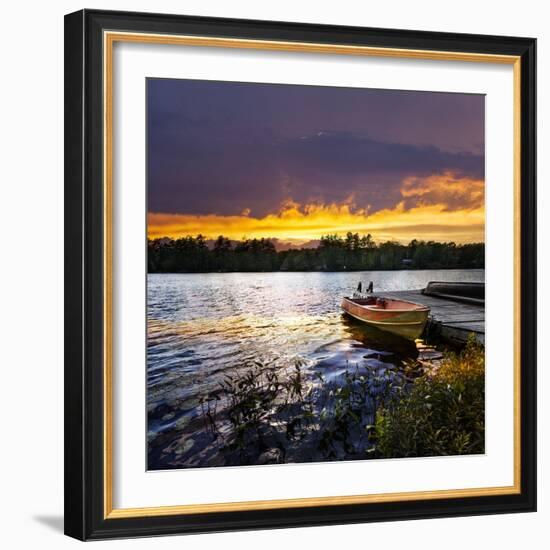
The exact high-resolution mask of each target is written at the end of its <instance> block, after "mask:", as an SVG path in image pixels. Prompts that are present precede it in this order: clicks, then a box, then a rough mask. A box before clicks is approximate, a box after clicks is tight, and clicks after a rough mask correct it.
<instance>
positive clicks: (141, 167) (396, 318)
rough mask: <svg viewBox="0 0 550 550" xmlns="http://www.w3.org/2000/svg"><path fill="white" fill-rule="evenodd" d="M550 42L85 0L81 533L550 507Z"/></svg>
mask: <svg viewBox="0 0 550 550" xmlns="http://www.w3.org/2000/svg"><path fill="white" fill-rule="evenodd" d="M535 45H536V43H535V40H534V39H532V38H516V37H499V36H477V35H475V36H474V35H466V34H447V33H445V34H444V33H432V32H419V31H404V30H390V29H370V28H355V27H332V26H322V25H308V24H297V23H278V22H268V21H243V20H232V19H212V18H202V17H186V16H174V15H160V14H144V13H122V12H107V11H88V10H84V11H80V12H77V13H73V14H70V15H67V16H66V18H65V227H66V239H65V247H66V272H65V286H66V294H65V313H66V327H65V338H66V345H65V437H66V443H65V529H66V533H67V534H68V535H70V536H72V537H76V538H78V539H82V540H89V539H103V538H114V537H135V536H148V535H162V534H175V533H197V532H209V531H220V530H237V529H260V528H276V527H291V526H306V525H328V524H339V523H353V522H368V521H384V520H398V519H411V518H436V517H448V516H459V515H473V514H489V513H511V512H528V511H534V510H535V508H536V477H535V476H536V462H535V461H536V441H535V434H536V415H535V411H536V388H535V383H536V357H535V350H536V342H535V339H536V337H535V334H536V305H537V300H536V275H535V274H536V258H535V223H536V220H535Z"/></svg>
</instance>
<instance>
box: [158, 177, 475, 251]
mask: <svg viewBox="0 0 550 550" xmlns="http://www.w3.org/2000/svg"><path fill="white" fill-rule="evenodd" d="M483 188H484V186H483V181H482V180H475V179H471V178H458V177H457V176H455V175H453V174H451V173H446V174H444V175H443V176H437V175H432V176H429V177H427V178H423V179H422V178H416V179H414V180H413V179H406V180H405V181H404V182H403V184H402V187H401V200H400V201H399V202H398V203H397V204H395V205H394V206H392V207H389V208H383V209H379V210H376V211H372V210H370V209H369V208H368V207H363V208H362V207H359V206H357V205H356V204H355V203H354V202H353V200H352V199H350V198H348V200H347V201H346V202H342V203H328V204H325V203H320V202H316V203H305V204H300V203H298V202H296V201H292V200H287V201H285V202H284V203H283V204H282V205H281V206H280V208H279V209H278V210H276V211H274V212H271V213H269V214H267V215H265V216H260V217H255V216H251V215H243V214H237V215H231V216H224V215H219V214H207V215H194V214H170V213H158V212H153V213H150V214H149V216H148V236H149V238H158V237H163V236H169V237H174V238H176V237H181V236H185V235H197V234H199V233H200V234H202V235H204V236H206V237H207V238H216V237H217V236H218V235H224V236H226V237H229V238H230V239H234V240H239V239H241V238H244V237H246V238H253V237H255V238H262V237H264V238H273V239H277V240H278V241H279V244H280V246H281V243H288V244H292V245H294V246H296V245H298V246H299V245H304V244H305V243H309V242H311V241H315V240H317V239H319V238H320V237H321V235H326V234H329V233H330V234H334V233H336V234H339V235H344V234H345V233H347V232H348V231H352V232H359V233H371V234H372V235H373V237H374V238H375V239H376V240H379V241H385V240H397V241H400V242H409V241H410V240H412V239H415V238H416V239H432V240H439V241H451V240H452V241H455V242H458V243H463V242H481V241H484V230H485V208H484V204H483ZM451 203H455V206H454V208H450V205H451ZM459 204H460V205H461V206H458V205H459Z"/></svg>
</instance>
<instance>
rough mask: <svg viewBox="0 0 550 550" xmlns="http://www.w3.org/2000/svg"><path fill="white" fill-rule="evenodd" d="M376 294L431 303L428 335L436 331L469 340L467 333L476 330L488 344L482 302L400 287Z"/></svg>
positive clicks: (452, 339)
mask: <svg viewBox="0 0 550 550" xmlns="http://www.w3.org/2000/svg"><path fill="white" fill-rule="evenodd" d="M376 294H377V295H378V296H387V297H388V298H396V299H399V300H408V301H409V302H416V303H418V304H424V305H426V306H428V307H429V308H430V310H431V311H430V319H429V321H428V325H427V327H426V330H427V331H428V334H436V335H439V336H441V338H443V339H445V340H449V341H453V342H466V340H467V338H468V335H469V334H471V333H472V332H473V333H474V334H475V335H476V339H477V341H478V342H479V343H481V344H483V345H485V306H483V305H478V304H468V303H463V302H459V301H456V300H450V299H447V298H436V297H435V296H426V295H424V294H422V291H421V290H401V291H396V292H380V293H376Z"/></svg>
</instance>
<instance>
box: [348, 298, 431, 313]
mask: <svg viewBox="0 0 550 550" xmlns="http://www.w3.org/2000/svg"><path fill="white" fill-rule="evenodd" d="M348 299H349V300H350V301H351V302H353V303H355V304H357V305H360V306H368V308H369V309H393V310H407V311H411V310H425V309H428V308H426V306H423V305H421V304H414V303H413V302H406V301H403V300H393V299H389V298H380V297H377V296H369V297H367V298H348Z"/></svg>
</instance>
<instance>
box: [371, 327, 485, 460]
mask: <svg viewBox="0 0 550 550" xmlns="http://www.w3.org/2000/svg"><path fill="white" fill-rule="evenodd" d="M376 441H377V444H376V446H377V455H378V456H382V457H391V458H401V457H413V456H442V455H461V454H478V453H483V452H484V450H485V351H484V348H483V347H482V346H479V345H478V344H476V341H475V338H474V337H473V336H472V337H471V338H470V339H469V340H468V344H467V345H466V348H465V349H464V350H463V351H462V352H461V353H459V354H454V353H451V354H449V355H448V356H447V357H445V359H444V360H443V362H442V364H441V367H440V368H439V369H438V370H437V371H435V372H434V373H433V374H432V375H426V376H423V377H419V378H417V379H416V380H415V381H414V382H413V384H412V387H411V389H410V391H408V392H403V394H402V395H401V396H400V397H399V398H395V399H392V400H390V401H389V402H388V403H386V404H385V405H384V406H383V407H381V408H380V409H379V410H378V414H377V417H376Z"/></svg>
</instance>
